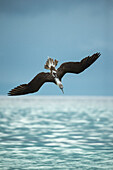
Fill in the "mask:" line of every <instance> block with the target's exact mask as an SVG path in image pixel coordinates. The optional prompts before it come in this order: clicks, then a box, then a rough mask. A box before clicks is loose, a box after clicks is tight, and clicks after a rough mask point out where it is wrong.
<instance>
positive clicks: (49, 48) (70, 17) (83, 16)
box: [0, 0, 113, 95]
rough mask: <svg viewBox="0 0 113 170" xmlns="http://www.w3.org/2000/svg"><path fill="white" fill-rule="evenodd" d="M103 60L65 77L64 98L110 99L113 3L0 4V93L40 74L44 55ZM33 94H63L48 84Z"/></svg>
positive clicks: (45, 0) (39, 0)
mask: <svg viewBox="0 0 113 170" xmlns="http://www.w3.org/2000/svg"><path fill="white" fill-rule="evenodd" d="M95 52H100V53H101V57H100V58H99V59H98V60H97V61H96V62H95V63H94V64H93V65H92V66H91V67H89V68H88V69H87V70H85V71H84V72H83V73H81V74H79V75H74V74H67V75H65V77H64V78H63V84H64V93H65V95H113V56H112V54H113V0H95V1H91V0H27V1H26V0H10V1H9V0H0V95H6V94H7V92H8V91H9V90H10V89H11V88H13V87H15V86H17V85H20V84H22V83H27V82H29V81H30V80H31V79H32V78H33V77H34V76H35V75H36V74H37V73H39V72H41V71H46V70H44V64H45V62H46V60H47V56H50V57H52V58H54V59H55V58H56V59H57V60H58V61H59V63H58V64H59V66H60V64H61V63H62V62H65V61H80V60H81V59H82V58H83V57H86V56H88V55H92V54H93V53H95ZM37 95H62V93H61V91H60V90H59V89H58V87H57V86H55V85H54V84H52V83H47V84H44V86H43V87H42V88H41V89H40V91H39V92H38V93H37Z"/></svg>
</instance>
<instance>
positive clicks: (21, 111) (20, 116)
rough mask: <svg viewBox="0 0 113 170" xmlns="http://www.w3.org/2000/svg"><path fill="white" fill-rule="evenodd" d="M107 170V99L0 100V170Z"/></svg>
mask: <svg viewBox="0 0 113 170" xmlns="http://www.w3.org/2000/svg"><path fill="white" fill-rule="evenodd" d="M77 168H78V169H83V170H85V169H113V98H112V97H69V96H67V97H66V96H65V97H58V96H53V97H47V96H46V97H41V96H40V97H39V96H32V97H31V96H29V97H0V169H43V170H45V169H62V170H63V169H64V170H68V169H77Z"/></svg>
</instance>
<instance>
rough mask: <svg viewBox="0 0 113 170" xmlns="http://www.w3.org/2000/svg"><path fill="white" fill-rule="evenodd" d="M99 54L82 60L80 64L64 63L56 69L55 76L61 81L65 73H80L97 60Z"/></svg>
mask: <svg viewBox="0 0 113 170" xmlns="http://www.w3.org/2000/svg"><path fill="white" fill-rule="evenodd" d="M100 55H101V54H100V53H95V54H93V55H92V56H88V57H86V58H84V59H82V60H81V61H80V62H66V63H63V64H62V65H61V66H60V67H59V68H58V69H57V76H58V77H59V79H60V80H61V79H62V77H63V76H64V75H65V74H66V73H76V74H78V73H81V72H82V71H84V70H85V69H86V68H88V67H89V66H90V65H91V64H93V63H94V62H95V61H96V60H97V58H98V57H99V56H100Z"/></svg>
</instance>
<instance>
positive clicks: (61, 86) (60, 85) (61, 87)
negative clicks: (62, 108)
mask: <svg viewBox="0 0 113 170" xmlns="http://www.w3.org/2000/svg"><path fill="white" fill-rule="evenodd" d="M58 86H59V88H60V89H61V90H62V93H63V94H64V91H63V85H62V84H61V83H60V84H59V85H58Z"/></svg>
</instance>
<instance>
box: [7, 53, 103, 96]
mask: <svg viewBox="0 0 113 170" xmlns="http://www.w3.org/2000/svg"><path fill="white" fill-rule="evenodd" d="M100 55H101V54H100V53H95V54H93V55H92V56H88V57H85V58H83V59H82V60H81V61H80V62H65V63H63V64H61V66H60V67H59V68H58V69H56V68H55V67H56V66H57V64H58V61H57V60H56V59H55V60H53V59H52V58H48V60H47V61H46V64H45V65H44V68H45V69H48V70H50V72H41V73H39V74H37V75H36V76H35V77H34V78H33V79H32V80H31V81H30V82H29V83H28V84H22V85H20V86H17V87H16V88H14V89H12V90H11V91H9V93H8V95H9V96H16V95H25V94H28V93H34V92H37V91H38V90H39V89H40V87H41V86H42V85H43V84H44V83H46V82H52V83H55V84H56V85H58V87H59V88H60V89H61V90H62V92H63V84H62V82H61V80H62V77H63V76H64V75H65V74H66V73H76V74H79V73H81V72H83V71H84V70H85V69H86V68H88V67H89V66H90V65H91V64H93V63H94V62H95V61H96V60H97V59H98V58H99V56H100ZM63 93H64V92H63Z"/></svg>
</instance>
